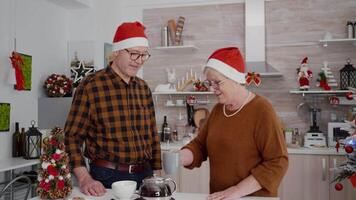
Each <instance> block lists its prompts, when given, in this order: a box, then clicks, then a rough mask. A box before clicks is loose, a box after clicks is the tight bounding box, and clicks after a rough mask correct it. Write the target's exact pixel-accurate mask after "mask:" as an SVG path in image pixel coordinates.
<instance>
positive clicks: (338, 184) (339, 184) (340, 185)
mask: <svg viewBox="0 0 356 200" xmlns="http://www.w3.org/2000/svg"><path fill="white" fill-rule="evenodd" d="M343 188H344V186H343V185H342V184H341V183H336V184H335V190H337V191H341V190H342V189H343Z"/></svg>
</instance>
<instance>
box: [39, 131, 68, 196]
mask: <svg viewBox="0 0 356 200" xmlns="http://www.w3.org/2000/svg"><path fill="white" fill-rule="evenodd" d="M63 140H64V133H63V131H62V130H61V129H60V128H57V127H56V128H54V129H52V131H51V134H50V136H48V137H46V138H44V139H43V153H42V155H41V157H40V162H41V168H40V170H39V173H38V182H39V183H38V187H37V193H38V194H39V196H40V198H41V199H59V198H65V197H67V196H68V195H69V194H70V193H71V192H72V189H73V186H72V181H71V175H70V170H69V166H68V164H69V157H68V155H67V153H66V152H65V151H64V147H65V145H64V141H63Z"/></svg>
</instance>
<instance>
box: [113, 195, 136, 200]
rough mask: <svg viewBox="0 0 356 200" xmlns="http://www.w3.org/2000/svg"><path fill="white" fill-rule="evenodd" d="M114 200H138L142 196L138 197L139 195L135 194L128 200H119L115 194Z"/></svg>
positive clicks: (120, 199)
mask: <svg viewBox="0 0 356 200" xmlns="http://www.w3.org/2000/svg"><path fill="white" fill-rule="evenodd" d="M114 197H115V198H114V199H115V200H135V199H138V198H140V196H139V195H138V194H133V195H132V196H131V197H130V198H128V199H122V198H119V197H118V196H116V195H115V194H114Z"/></svg>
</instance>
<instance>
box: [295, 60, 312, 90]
mask: <svg viewBox="0 0 356 200" xmlns="http://www.w3.org/2000/svg"><path fill="white" fill-rule="evenodd" d="M297 72H298V82H299V88H300V90H308V89H309V87H310V86H309V81H310V79H311V78H313V72H312V71H311V70H310V69H309V66H308V57H305V58H304V59H303V61H302V63H301V65H300V67H299V68H298V69H297Z"/></svg>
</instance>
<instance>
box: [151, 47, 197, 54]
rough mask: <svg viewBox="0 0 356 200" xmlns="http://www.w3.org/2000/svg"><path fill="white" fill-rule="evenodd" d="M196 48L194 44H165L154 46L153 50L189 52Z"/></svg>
mask: <svg viewBox="0 0 356 200" xmlns="http://www.w3.org/2000/svg"><path fill="white" fill-rule="evenodd" d="M197 49H198V48H197V47H196V46H194V45H183V46H166V47H155V48H153V50H159V51H166V52H175V53H177V52H180V53H190V52H193V51H196V50H197Z"/></svg>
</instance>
